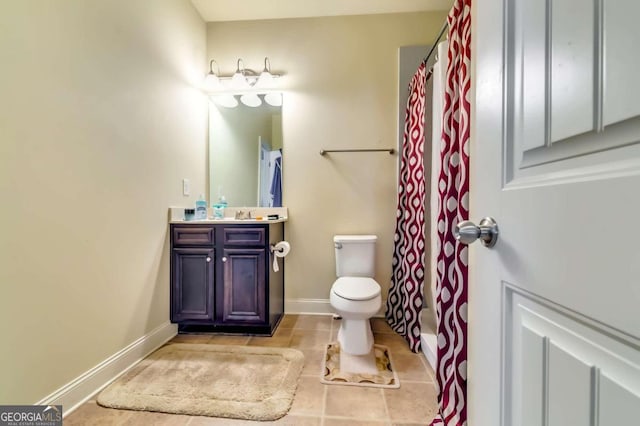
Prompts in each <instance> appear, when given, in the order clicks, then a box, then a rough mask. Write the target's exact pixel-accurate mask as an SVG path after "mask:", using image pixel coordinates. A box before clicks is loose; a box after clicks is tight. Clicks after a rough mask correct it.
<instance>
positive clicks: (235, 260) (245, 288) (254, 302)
mask: <svg viewBox="0 0 640 426" xmlns="http://www.w3.org/2000/svg"><path fill="white" fill-rule="evenodd" d="M266 253H267V250H266V249H264V248H237V249H236V248H233V249H231V248H226V249H224V253H223V255H222V256H223V257H222V265H223V269H224V303H223V313H222V321H223V322H236V323H237V322H241V323H265V322H266V303H265V291H266V288H265V280H266V274H265V272H266V271H265V265H266Z"/></svg>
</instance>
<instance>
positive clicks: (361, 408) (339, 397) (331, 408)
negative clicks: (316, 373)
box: [325, 385, 387, 420]
mask: <svg viewBox="0 0 640 426" xmlns="http://www.w3.org/2000/svg"><path fill="white" fill-rule="evenodd" d="M325 386H327V402H326V405H325V415H326V416H336V417H349V418H352V419H357V420H380V419H385V418H387V413H386V410H385V404H384V398H383V396H382V389H380V388H373V387H361V386H340V385H325Z"/></svg>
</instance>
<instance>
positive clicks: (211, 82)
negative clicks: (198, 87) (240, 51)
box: [204, 59, 222, 90]
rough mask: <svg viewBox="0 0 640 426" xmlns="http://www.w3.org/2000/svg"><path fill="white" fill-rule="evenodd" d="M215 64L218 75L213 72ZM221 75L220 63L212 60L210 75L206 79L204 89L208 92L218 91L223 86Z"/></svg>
mask: <svg viewBox="0 0 640 426" xmlns="http://www.w3.org/2000/svg"><path fill="white" fill-rule="evenodd" d="M213 64H216V68H218V73H217V74H216V73H215V72H213ZM218 74H220V67H218V63H217V62H216V60H215V59H212V60H211V61H210V62H209V73H208V74H207V75H206V76H205V78H204V87H205V89H207V90H217V89H219V88H220V87H221V86H222V85H221V84H220V78H219V77H218Z"/></svg>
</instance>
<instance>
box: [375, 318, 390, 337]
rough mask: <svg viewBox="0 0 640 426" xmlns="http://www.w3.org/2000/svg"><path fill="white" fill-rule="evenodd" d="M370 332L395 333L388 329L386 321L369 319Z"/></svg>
mask: <svg viewBox="0 0 640 426" xmlns="http://www.w3.org/2000/svg"><path fill="white" fill-rule="evenodd" d="M371 330H373V332H374V333H393V334H396V332H395V331H393V330H392V329H391V327H389V324H388V323H387V320H386V319H384V318H371Z"/></svg>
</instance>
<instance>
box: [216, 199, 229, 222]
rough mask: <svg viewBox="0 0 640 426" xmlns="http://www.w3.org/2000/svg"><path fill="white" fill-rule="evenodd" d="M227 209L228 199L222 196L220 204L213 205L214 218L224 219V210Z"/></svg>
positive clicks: (219, 200)
mask: <svg viewBox="0 0 640 426" xmlns="http://www.w3.org/2000/svg"><path fill="white" fill-rule="evenodd" d="M226 207H227V199H226V198H224V195H221V196H220V198H219V199H218V202H217V203H215V204H214V205H213V218H214V219H224V209H225V208H226Z"/></svg>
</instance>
